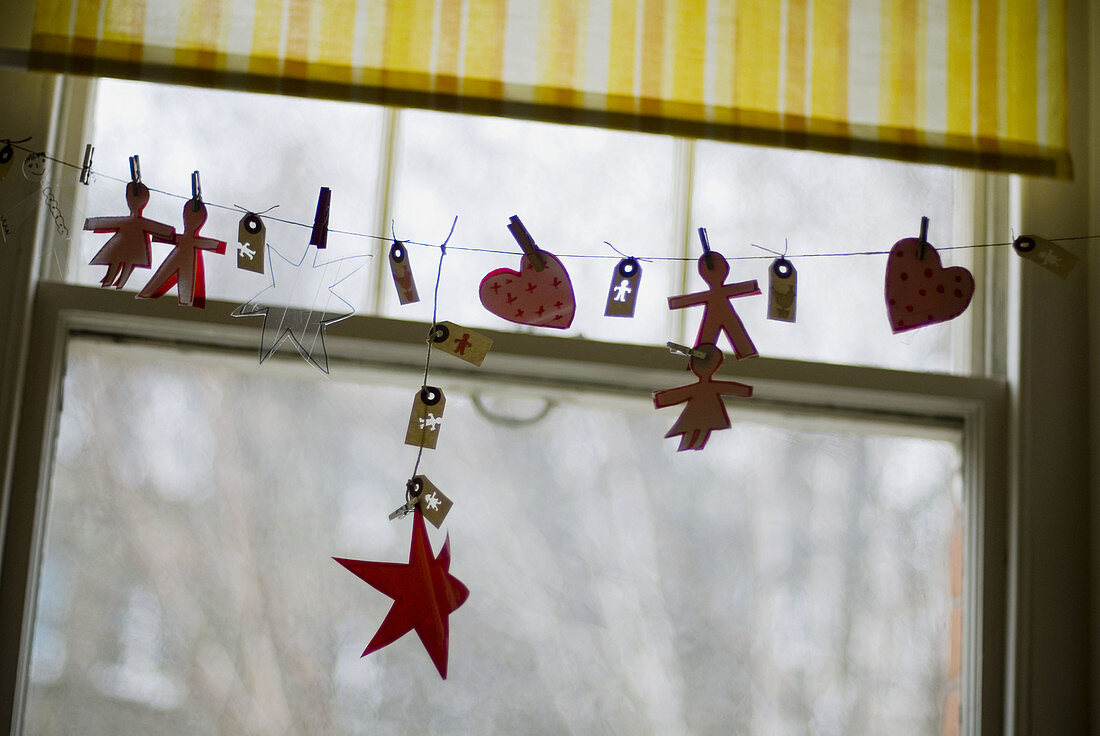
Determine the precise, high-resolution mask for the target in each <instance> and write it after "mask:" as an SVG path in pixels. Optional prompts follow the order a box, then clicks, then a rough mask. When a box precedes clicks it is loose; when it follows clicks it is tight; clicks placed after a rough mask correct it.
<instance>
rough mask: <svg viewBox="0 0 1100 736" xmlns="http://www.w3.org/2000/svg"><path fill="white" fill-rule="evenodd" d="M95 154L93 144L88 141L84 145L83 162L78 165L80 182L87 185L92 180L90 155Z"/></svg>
mask: <svg viewBox="0 0 1100 736" xmlns="http://www.w3.org/2000/svg"><path fill="white" fill-rule="evenodd" d="M94 154H95V146H93V145H92V144H91V143H88V144H86V145H85V146H84V163H83V165H81V167H80V183H81V184H84V185H87V184H90V183H91V181H92V156H93V155H94Z"/></svg>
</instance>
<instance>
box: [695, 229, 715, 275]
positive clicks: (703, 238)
mask: <svg viewBox="0 0 1100 736" xmlns="http://www.w3.org/2000/svg"><path fill="white" fill-rule="evenodd" d="M699 242H700V243H702V244H703V258H705V259H706V261H707V270H708V271H710V270H712V269H713V268H714V264H713V263H712V262H711V260H712V259H711V256H710V240H709V239H708V238H707V229H706V228H705V227H701V228H699Z"/></svg>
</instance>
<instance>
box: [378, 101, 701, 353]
mask: <svg viewBox="0 0 1100 736" xmlns="http://www.w3.org/2000/svg"><path fill="white" fill-rule="evenodd" d="M401 121H402V122H401V144H400V148H399V151H398V170H397V171H398V173H397V177H396V180H395V182H396V183H395V195H394V196H395V205H394V210H395V217H396V220H397V225H398V228H399V231H398V237H402V238H410V239H413V240H419V241H421V242H427V243H438V242H440V241H442V240H443V238H444V237H445V236H446V234H447V230H448V229H449V228H450V225H451V219H452V218H453V217H454V216H455V215H458V216H459V221H458V229H457V230H456V231H455V236H454V239H453V240H452V244H457V245H459V246H469V247H473V248H483V249H490V250H503V251H510V252H514V253H515V254H516V255H504V254H489V253H469V252H462V251H458V250H454V251H449V252H448V257H447V259H446V261H445V262H444V265H443V279H442V282H441V285H440V309H441V314H446V315H448V317H447V318H448V319H453V320H454V321H456V322H459V323H461V324H468V325H470V326H479V325H480V326H485V327H493V328H496V329H508V330H511V329H517V325H515V324H514V323H512V322H508V321H505V320H503V319H501V318H499V317H497V316H495V315H493V314H490V313H489V312H488V311H486V310H485V308H484V307H482V305H481V302H480V300H479V298H478V286H479V284H480V283H481V279H482V278H483V277H484V276H485V274H487V273H489V272H490V271H492V270H494V269H497V268H509V269H513V270H515V269H518V268H519V255H518V254H519V246H518V245H517V243H516V241H515V240H514V239H513V237H512V235H511V234H510V233H509V231H508V229H507V225H508V218H509V217H511V216H512V215H519V217H520V219H521V220H522V221H523V224H524V225H525V226H526V227H527V229H528V231H529V232H530V233H531V235H532V237H534V239H535V242H536V243H538V245H539V247H541V248H544V249H545V250H548V251H550V252H551V253H553V254H555V255H559V256H560V255H562V254H580V255H585V256H605V257H606V256H611V258H609V259H607V260H604V259H593V258H562V259H561V260H562V262H563V263H564V264H565V268H566V270H567V271H568V272H569V276H570V279H571V280H572V282H573V289H574V292H575V294H576V298H577V313H576V316H575V318H574V320H573V324H572V326H571V328H570V329H569V330H566V331H562V332H560V333H559V331H558V330H549V332H553V333H554V334H563V335H584V336H585V337H588V338H592V339H597V340H609V341H615V342H638V343H659V344H664V342H665V341H666V340H668V339H669V333H668V329H669V315H668V305H667V303H666V302H665V297H666V296H667V295H668V294H669V293H671V290H672V289H673V288H675V285H676V284H677V283H678V280H679V274H680V273H681V271H682V268H683V267H682V265H681V264H679V263H676V262H671V263H670V262H667V261H655V262H652V263H643V264H642V281H641V284H640V286H639V291H638V301H637V302H636V304H637V308H636V311H635V315H634V318H633V319H629V318H617V317H604V306H605V303H606V300H607V292H608V288H609V286H610V285H611V274H612V272H613V270H614V268H615V267H616V265H617V264H618V262H619V256H617V255H616V254H615V252H614V250H613V249H612V248H610V247H609V246H607V245H605V244H604V242H603V241H605V240H606V241H608V242H610V243H612V244H613V245H614V246H615V247H616V248H618V249H619V250H620V251H622V252H624V253H627V254H631V255H633V254H637V255H639V256H643V255H644V256H669V255H671V256H679V255H680V250H681V246H680V243H681V238H680V236H679V234H678V233H677V232H676V229H677V227H678V226H677V215H676V212H677V205H676V196H677V192H676V191H675V189H676V187H675V186H674V182H675V170H674V158H675V140H674V139H673V138H670V137H668V136H657V135H645V134H641V133H622V132H618V131H611V130H602V129H599V128H585V127H579V126H571V125H550V124H547V123H533V122H525V121H517V120H505V119H501V118H486V117H471V116H465V115H449V114H445V113H435V112H425V111H420V110H407V111H403V112H402V114H401ZM680 194H682V193H680ZM452 254H453V255H452ZM412 255H413V258H416V259H418V260H419V261H420V263H418V264H417V278H418V279H421V282H420V283H421V284H423V285H422V286H421V288H420V291H421V295H422V296H424V295H427V294H430V289H429V288H426V286H427V285H428V284H431V283H433V282H434V277H435V267H434V266H435V262H436V258H437V252H436V251H426V250H423V249H417V250H414V251H413V253H412ZM383 305H384V306H383V309H382V312H383V314H385V315H387V316H394V317H404V318H409V319H418V320H427V319H430V317H431V313H432V310H431V304H430V300H428V299H425V302H424V303H423V304H421V305H418V306H415V307H401V306H399V305H398V304H397V300H396V299H385V300H384V301H383ZM520 329H523V328H520Z"/></svg>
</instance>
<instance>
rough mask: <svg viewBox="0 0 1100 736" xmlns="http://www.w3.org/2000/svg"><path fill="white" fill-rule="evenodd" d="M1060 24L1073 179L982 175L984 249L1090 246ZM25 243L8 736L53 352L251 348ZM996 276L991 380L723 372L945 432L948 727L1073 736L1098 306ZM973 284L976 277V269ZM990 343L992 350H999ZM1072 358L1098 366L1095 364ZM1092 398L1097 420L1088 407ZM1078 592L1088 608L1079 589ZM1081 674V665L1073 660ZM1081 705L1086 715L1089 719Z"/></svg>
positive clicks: (568, 370) (12, 329)
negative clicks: (959, 655) (954, 622)
mask: <svg viewBox="0 0 1100 736" xmlns="http://www.w3.org/2000/svg"><path fill="white" fill-rule="evenodd" d="M1086 10H1090V11H1091V12H1090V13H1088V17H1089V20H1090V22H1091V26H1092V29H1093V33H1092V34H1091V37H1092V38H1100V0H1071V2H1070V18H1082V17H1086ZM1070 27H1071V33H1070V47H1069V48H1070V65H1069V70H1070V80H1069V89H1070V91H1071V94H1070V97H1069V99H1070V127H1071V150H1072V153H1073V158H1074V161H1075V162H1076V163H1077V166H1078V171H1079V174H1078V178H1077V180H1076V181H1075V182H1072V183H1068V182H1055V181H1047V180H1031V179H1016V178H1014V179H1012V180H1011V183H1010V184H1007V185H1006V184H1005V183H1003V179H1001V178H993V179H991V180H990V186H987V187H985V188H984V189H985V190H986V191H984V192H982V191H979V192H978V195H977V196H980V197H981V198H982V205H983V208H984V210H985V214H986V223H983V225H984V224H988V227H984V233H985V237H988V238H991V239H992V238H996V239H1003V238H1004V237H1005V236H1006V235H1007V233H1006V232H1005V230H1008V227H1007V226H1006V223H1011V225H1012V227H1013V228H1014V229H1015V231H1016V232H1039V233H1049V234H1052V235H1054V234H1058V235H1063V234H1077V233H1084V232H1089V233H1092V232H1098V231H1100V206H1096V205H1094V206H1093V207H1092V208H1091V209H1092V210H1093V213H1092V214H1091V218H1090V211H1089V210H1090V207H1089V192H1090V182H1091V184H1092V187H1093V189H1092V191H1094V192H1100V175H1098V173H1100V152H1098V150H1097V149H1100V145H1094V146H1093V147H1092V149H1091V150H1090V148H1089V146H1088V141H1089V139H1090V138H1091V139H1092V140H1093V141H1094V142H1100V44H1097V45H1096V47H1094V48H1091V49H1090V48H1089V45H1088V38H1089V37H1090V36H1089V35H1088V31H1089V23H1074V22H1071V23H1070ZM1090 63H1091V65H1092V70H1093V74H1092V80H1093V81H1092V83H1091V91H1092V92H1093V94H1092V95H1091V98H1090V96H1089V94H1088V92H1089V83H1088V78H1089V77H1088V71H1089V65H1090ZM0 82H3V83H4V84H5V85H6V87H7V88H8V89H10V90H12V91H11V93H10V94H11V96H12V97H14V98H16V99H19V100H21V101H23V102H24V104H23V105H21V106H9V107H10V108H11V109H6V110H4V111H3V113H0V122H2V123H3V124H4V125H5V126H11V127H15V128H18V129H20V130H31V131H34V132H35V134H36V135H35V137H36V140H45V141H48V142H49V143H50V144H58V145H47V147H48V148H50V150H66V151H67V150H69V149H71V148H72V147H73V146H74V145H75V143H73V142H72V141H69V142H66V141H64V140H61V139H58V137H57V132H58V131H59V130H63V127H61V126H57V125H55V124H53V123H54V122H55V121H54V118H55V117H56V116H57V115H58V114H59V110H60V109H61V107H62V104H61V97H62V92H61V90H62V87H61V86H60V85H59V84H58V83H57V81H56V80H54V79H53V78H52V77H48V76H45V75H33V74H28V73H25V72H12V71H10V70H3V69H0ZM1074 92H1076V93H1077V94H1074ZM1090 99H1091V105H1092V111H1091V112H1092V115H1091V117H1090V110H1089V108H1088V105H1089V101H1090ZM1090 121H1091V122H1090ZM1090 154H1091V156H1092V159H1091V162H1090V160H1089V158H1088V156H1089V155H1090ZM1090 163H1091V164H1092V166H1091V167H1090V166H1089V164H1090ZM1081 171H1084V172H1086V173H1085V175H1082V174H1081V173H1080V172H1081ZM1006 188H1007V189H1008V190H1009V193H1008V195H1007V196H1006V195H1005V194H1004V193H1003V190H1004V189H1006ZM980 189H982V188H981V187H979V190H980ZM998 190H1002V191H1001V192H1000V193H998ZM1095 196H1096V195H1095V194H1094V195H1093V197H1094V198H1095ZM39 230H40V231H41V230H42V228H41V227H40V228H39ZM38 248H40V246H38ZM38 248H30V247H23V248H9V249H4V250H3V251H0V295H3V298H2V300H0V369H2V371H3V373H2V375H3V376H4V380H3V385H2V390H0V426H3V427H5V430H6V431H5V434H4V441H3V442H2V443H0V463H2V465H0V469H2V470H3V474H2V476H0V481H2V483H3V486H2V488H0V490H2V493H3V496H2V500H3V505H2V514H0V521H2V522H3V527H2V528H3V548H2V549H3V557H2V559H0V563H2V567H0V592H2V595H0V722H6V723H10V724H11V729H12V732H13V733H18V732H19V729H20V726H21V723H22V713H21V712H20V708H21V706H22V703H23V699H24V695H25V691H26V681H25V679H26V675H27V672H28V667H27V665H28V659H29V642H30V635H31V632H32V630H33V623H34V606H35V602H36V598H37V596H36V585H37V578H38V574H39V572H38V571H39V569H40V565H39V562H40V555H41V541H42V540H41V531H42V528H43V517H44V514H45V509H46V504H45V503H44V501H45V499H46V496H47V489H48V483H49V473H50V468H51V467H52V452H53V438H54V437H55V436H56V433H57V420H58V416H59V410H60V398H61V379H62V374H63V369H64V365H65V356H66V347H67V343H68V340H69V338H70V337H71V336H72V335H74V334H95V335H100V336H105V337H110V338H115V339H123V340H139V341H146V340H151V341H156V342H169V343H174V344H179V345H184V346H196V347H202V348H204V349H208V348H211V347H213V348H219V349H230V350H242V351H249V352H251V351H254V347H255V345H254V340H255V333H254V329H250V327H251V326H250V325H244V324H241V322H240V321H238V320H232V319H230V318H229V317H228V313H229V311H230V310H231V309H232V308H233V307H234V306H235V305H234V304H229V303H221V302H210V303H209V304H208V308H207V309H206V310H205V311H203V312H199V311H198V310H181V309H179V308H177V307H176V306H175V305H174V304H170V303H167V302H161V301H157V302H140V303H138V302H135V300H133V299H132V298H131V297H130V296H129V295H126V294H118V293H114V292H108V291H105V290H99V289H96V288H94V287H80V286H72V285H66V284H57V283H38V282H37V275H38V263H39V257H38ZM1007 261H1008V274H1007V279H1006V281H1007V284H1008V287H1007V289H1004V288H1001V289H999V290H997V291H996V292H991V293H999V294H1004V295H1005V302H1006V307H1007V318H1006V320H1005V324H1004V325H999V324H997V319H996V315H997V310H996V309H995V308H994V309H990V310H989V311H988V312H987V313H986V314H985V315H983V316H982V318H981V320H978V321H979V322H981V324H982V326H983V329H982V331H981V334H988V335H990V336H993V337H992V339H983V340H982V341H981V345H978V346H977V348H978V349H977V350H976V351H975V356H979V360H980V361H981V362H980V365H981V366H983V367H984V369H985V370H986V371H987V372H989V373H991V374H993V375H995V376H996V375H997V374H1000V377H963V376H950V375H936V374H925V373H918V372H908V371H896V370H886V369H877V368H866V367H857V366H840V365H825V364H817V363H810V362H804V361H792V360H778V359H769V358H760V359H757V360H754V361H748V362H745V363H742V364H739V365H738V376H739V378H741V379H743V380H746V381H747V382H749V383H752V384H753V385H754V386H755V387H756V394H755V395H756V398H755V401H757V402H759V403H760V404H761V405H765V406H774V407H776V408H779V409H782V410H786V411H793V410H800V411H808V412H812V413H814V414H815V415H826V416H829V415H837V416H847V415H851V413H853V412H855V413H856V414H859V415H873V416H875V417H876V418H877V419H881V420H895V421H899V422H903V423H913V422H932V423H945V424H948V425H951V426H958V427H961V429H962V433H963V451H964V469H965V470H964V485H965V491H966V496H965V497H966V498H967V499H968V504H969V506H968V508H967V523H968V528H967V530H966V540H967V546H968V549H967V554H966V567H965V576H964V579H965V586H966V591H965V593H964V600H965V601H966V608H965V612H966V613H965V616H964V621H965V624H964V626H965V631H964V645H965V651H964V660H963V661H964V663H963V692H962V703H963V706H962V721H963V722H962V724H961V725H962V729H961V732H962V733H967V734H976V733H983V734H997V733H1032V732H1036V733H1079V732H1083V731H1084V730H1085V728H1086V725H1087V723H1088V719H1089V716H1090V714H1089V708H1090V705H1089V699H1088V692H1089V690H1088V682H1089V668H1090V652H1089V651H1088V650H1087V648H1086V647H1085V646H1084V645H1083V642H1084V641H1087V640H1088V637H1087V634H1088V618H1087V613H1086V609H1087V606H1086V604H1087V599H1088V596H1087V595H1085V594H1084V593H1083V592H1082V591H1085V590H1088V589H1089V584H1090V566H1089V547H1088V533H1089V525H1090V517H1089V511H1090V505H1089V499H1088V492H1089V488H1090V472H1094V473H1095V472H1098V471H1100V459H1098V460H1097V461H1096V465H1097V467H1096V468H1093V467H1091V464H1090V462H1091V461H1090V456H1089V452H1088V450H1089V445H1088V437H1089V432H1088V430H1089V419H1090V404H1089V399H1090V390H1089V389H1090V386H1089V368H1090V360H1089V357H1090V356H1089V354H1088V351H1087V349H1086V347H1087V346H1088V344H1089V343H1088V339H1087V338H1088V336H1089V332H1090V326H1091V328H1092V330H1093V332H1094V335H1093V336H1094V338H1100V324H1097V323H1100V319H1097V320H1095V321H1094V323H1093V325H1090V320H1089V316H1090V314H1091V315H1093V316H1096V317H1098V318H1100V304H1092V303H1090V301H1089V298H1088V291H1087V283H1088V281H1089V279H1088V276H1089V274H1093V275H1100V266H1097V265H1093V264H1092V263H1089V262H1088V261H1086V262H1084V263H1083V264H1082V265H1081V266H1079V267H1078V268H1077V269H1076V270H1075V272H1074V273H1073V274H1071V275H1070V277H1069V278H1068V279H1066V280H1065V281H1058V280H1056V279H1054V278H1052V277H1051V276H1050V274H1048V273H1046V272H1043V271H1041V270H1039V269H1036V268H1034V267H1032V266H1031V265H1030V264H1024V263H1023V262H1022V261H1021V260H1020V259H1018V258H1015V257H1010V258H1008V259H1007ZM1094 271H1095V273H1094ZM987 278H989V279H996V274H995V273H992V269H991V270H990V274H989V275H988V276H987ZM994 285H995V282H994ZM1094 301H1100V300H1094ZM1090 310H1091V311H1090ZM423 333H424V325H422V324H418V323H406V322H401V321H398V320H390V319H384V318H377V317H364V316H355V317H352V318H351V319H349V320H347V321H346V322H345V323H342V324H341V326H340V329H339V330H338V331H337V330H334V331H333V333H332V334H331V335H330V339H329V341H328V347H329V351H330V356H331V358H332V360H333V363H334V365H335V366H339V364H340V363H341V362H342V361H351V362H363V363H378V362H383V363H386V364H388V365H392V366H407V367H410V368H415V367H417V366H418V365H419V364H420V360H421V357H422V349H423V337H424V334H423ZM493 336H494V337H495V338H496V340H497V342H496V345H495V347H494V360H493V367H492V368H491V369H490V370H491V371H492V375H496V376H499V377H500V378H506V379H509V380H517V379H518V380H525V381H534V382H536V383H544V382H547V381H550V380H551V379H548V378H547V377H548V376H554V377H555V378H554V379H553V380H552V382H553V383H554V384H556V385H560V386H565V387H568V388H571V389H579V390H595V391H613V392H627V393H632V394H641V393H649V392H650V391H652V390H653V389H654V387H658V386H662V385H671V384H672V382H673V381H674V380H675V379H677V378H680V377H681V374H682V371H680V370H677V369H676V368H675V367H674V366H673V365H671V364H670V361H669V359H668V356H667V353H666V352H664V351H663V350H661V349H659V348H655V347H644V346H634V345H610V344H606V343H596V342H590V341H584V340H579V339H569V340H562V339H560V338H553V337H544V336H538V335H524V334H511V333H500V334H494V335H493ZM996 336H1003V338H1004V339H1003V342H1002V344H998V340H997V339H996ZM1098 342H1100V340H1098ZM1092 363H1093V364H1095V365H1097V367H1100V360H1094V361H1092ZM337 369H338V367H337ZM1002 371H1003V373H1002ZM486 376H487V374H486V372H480V373H479V377H486ZM1093 403H1094V404H1095V405H1096V408H1095V409H1094V410H1093V411H1095V413H1096V415H1097V416H1098V417H1100V400H1094V401H1093ZM1097 518H1100V517H1097ZM1092 523H1093V526H1094V527H1096V526H1098V525H1097V524H1096V522H1095V520H1093V522H1092ZM1093 590H1094V592H1095V593H1100V585H1098V584H1097V583H1096V582H1095V581H1093ZM1098 651H1100V650H1098ZM1092 662H1093V664H1096V663H1097V662H1100V658H1098V657H1096V655H1092ZM1093 707H1095V708H1098V710H1097V714H1100V706H1093Z"/></svg>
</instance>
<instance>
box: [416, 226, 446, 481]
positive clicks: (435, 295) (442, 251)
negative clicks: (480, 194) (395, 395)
mask: <svg viewBox="0 0 1100 736" xmlns="http://www.w3.org/2000/svg"><path fill="white" fill-rule="evenodd" d="M456 225H458V215H455V219H454V220H453V221H452V222H451V231H450V232H449V233H447V238H446V240H444V241H443V244H442V245H440V246H439V265H438V266H436V269H435V289H434V290H433V292H432V324H431V326H429V328H428V336H427V338H425V342H426V343H427V344H428V348H427V350H426V351H425V354H424V380H423V381H421V384H420V390H421V391H424V390H426V389H427V388H428V372H429V371H430V370H431V365H432V347H433V346H434V345H435V341H434V340H432V334H433V333H434V332H435V324H436V319H437V318H438V316H439V280H440V277H441V276H442V275H443V257H444V256H445V255H447V243H449V242H450V240H451V236H452V235H454V232H455V226H456ZM423 456H424V435H423V434H421V436H420V447H419V448H417V450H416V462H415V463H414V464H413V471H412V474H410V475H409V482H410V483H412V479H413V478H415V477H416V471H417V470H419V469H420V458H421V457H423ZM407 492H408V491H406V493H407ZM408 500H411V499H408V498H406V501H408Z"/></svg>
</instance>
